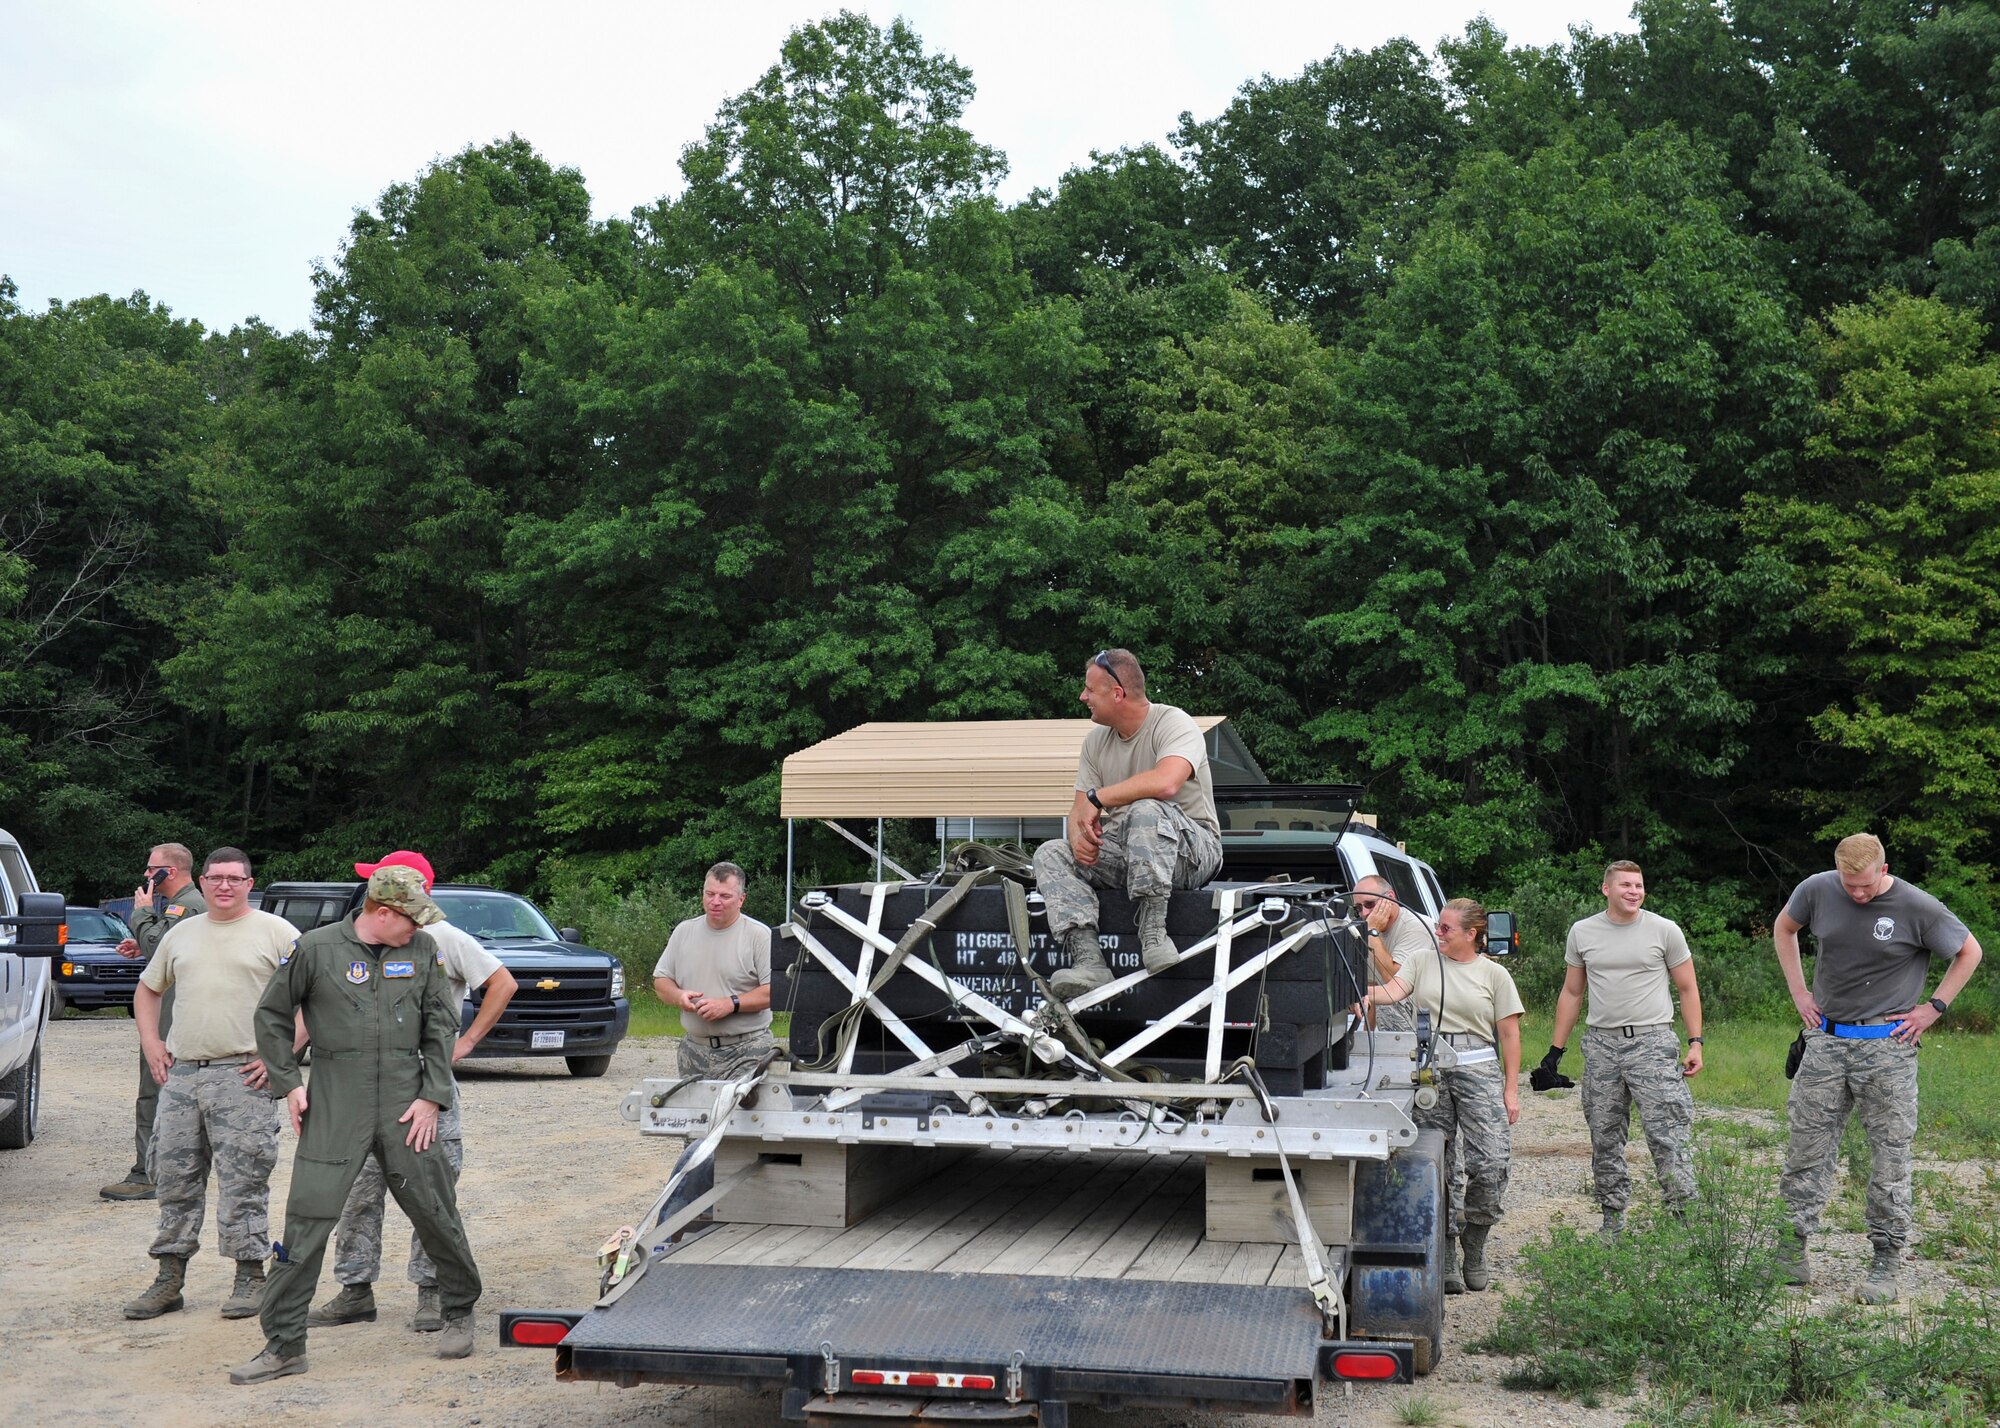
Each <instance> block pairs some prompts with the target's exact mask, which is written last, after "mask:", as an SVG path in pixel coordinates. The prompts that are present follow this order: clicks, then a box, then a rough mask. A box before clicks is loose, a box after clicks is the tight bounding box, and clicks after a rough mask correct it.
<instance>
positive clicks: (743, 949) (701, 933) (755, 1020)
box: [653, 863, 778, 1080]
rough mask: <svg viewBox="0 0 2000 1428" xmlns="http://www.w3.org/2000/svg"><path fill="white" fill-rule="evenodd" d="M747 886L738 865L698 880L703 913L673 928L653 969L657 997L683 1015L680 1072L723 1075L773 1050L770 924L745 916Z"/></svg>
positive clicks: (720, 867)
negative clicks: (700, 885)
mask: <svg viewBox="0 0 2000 1428" xmlns="http://www.w3.org/2000/svg"><path fill="white" fill-rule="evenodd" d="M747 890H748V889H747V880H746V878H745V875H744V872H743V869H741V868H740V867H738V866H737V865H736V864H734V863H717V864H716V865H715V866H714V867H712V868H710V869H709V870H708V876H707V877H705V878H704V879H703V880H702V887H701V909H702V915H701V916H700V917H691V918H689V919H688V920H687V921H685V922H683V923H681V924H680V925H679V926H678V927H676V928H674V931H673V935H672V936H671V937H669V938H668V939H667V945H666V948H665V949H664V950H663V951H662V952H661V953H660V960H659V962H658V963H657V964H655V965H654V967H653V990H654V991H656V992H658V993H659V995H660V1000H661V1001H663V1002H665V1003H666V1004H667V1005H668V1006H674V1007H679V1008H680V1009H681V1011H682V1012H683V1013H687V1014H689V1015H684V1016H683V1017H682V1018H681V1027H682V1036H681V1045H680V1060H679V1067H680V1073H681V1075H683V1076H700V1077H702V1078H703V1079H706V1080H722V1079H726V1078H727V1077H730V1076H734V1075H735V1074H736V1073H737V1072H738V1071H741V1070H742V1069H744V1068H745V1067H747V1066H753V1065H755V1064H756V1063H757V1062H759V1061H761V1060H762V1059H763V1058H764V1056H765V1054H766V1053H767V1052H770V1051H774V1050H776V1049H777V1046H778V1043H777V1040H776V1038H774V1037H773V1036H772V1035H771V929H770V928H769V927H767V926H766V925H765V924H763V923H761V922H759V921H758V920H757V919H756V918H754V917H746V916H745V915H744V913H743V899H744V896H745V895H746V892H747ZM690 1018H692V1019H690Z"/></svg>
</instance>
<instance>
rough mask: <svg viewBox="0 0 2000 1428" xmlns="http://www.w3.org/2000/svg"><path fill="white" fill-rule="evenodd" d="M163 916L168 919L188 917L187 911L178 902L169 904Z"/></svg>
mask: <svg viewBox="0 0 2000 1428" xmlns="http://www.w3.org/2000/svg"><path fill="white" fill-rule="evenodd" d="M163 915H164V916H167V917H185V916H187V909H186V908H184V907H182V906H181V905H180V904H179V903H177V902H170V903H168V904H167V910H166V912H165V913H164V914H163Z"/></svg>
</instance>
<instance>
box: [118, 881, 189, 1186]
mask: <svg viewBox="0 0 2000 1428" xmlns="http://www.w3.org/2000/svg"><path fill="white" fill-rule="evenodd" d="M207 911H208V899H207V898H204V897H203V896H202V895H201V884H200V883H189V884H188V885H187V886H186V887H184V888H182V889H181V890H180V891H179V892H177V893H175V894H174V895H173V896H172V897H163V898H151V899H148V900H147V901H146V903H145V904H144V905H143V906H142V905H140V904H138V903H134V904H133V905H132V918H131V921H130V923H129V924H128V925H129V926H130V927H131V929H132V940H133V941H134V942H137V943H138V944H139V950H140V952H142V953H144V954H145V956H144V958H143V959H142V960H144V961H148V962H150V961H152V960H153V954H154V953H155V952H157V951H159V950H160V939H161V938H163V937H165V936H166V935H167V934H168V933H169V932H171V931H172V930H173V929H174V927H175V926H176V924H178V923H182V922H185V921H187V920H188V919H189V918H190V917H194V916H196V915H197V914H200V913H204V912H207ZM174 990H175V989H174V988H172V987H168V988H167V990H166V993H165V994H164V995H163V996H162V997H161V998H160V1040H161V1041H165V1040H166V1039H167V1033H168V1032H170V1031H172V1030H173V1029H174ZM159 1114H160V1083H159V1082H158V1081H155V1080H154V1079H153V1068H152V1067H150V1066H148V1065H147V1064H146V1051H145V1048H144V1047H141V1048H140V1049H139V1099H138V1100H137V1101H135V1102H133V1105H132V1148H133V1150H134V1152H135V1154H134V1158H133V1160H132V1168H131V1170H130V1171H128V1172H127V1178H128V1179H132V1180H151V1179H152V1178H153V1122H154V1121H155V1120H157V1119H158V1118H159Z"/></svg>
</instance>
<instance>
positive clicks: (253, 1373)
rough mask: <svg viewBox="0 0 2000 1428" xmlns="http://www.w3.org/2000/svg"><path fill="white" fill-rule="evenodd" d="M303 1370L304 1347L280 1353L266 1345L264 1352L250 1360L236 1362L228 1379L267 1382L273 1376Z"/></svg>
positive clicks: (281, 1375)
mask: <svg viewBox="0 0 2000 1428" xmlns="http://www.w3.org/2000/svg"><path fill="white" fill-rule="evenodd" d="M305 1371H306V1354H305V1350H304V1349H300V1350H299V1351H298V1352H297V1353H295V1354H281V1353H279V1352H278V1351H277V1350H276V1349H274V1348H271V1347H269V1346H268V1345H267V1346H266V1347H265V1349H264V1352H262V1353H261V1354H259V1355H257V1357H256V1358H254V1359H252V1360H250V1362H249V1363H247V1364H238V1365H237V1366H236V1367H235V1368H233V1369H231V1370H230V1371H229V1381H230V1382H231V1383H269V1382H270V1381H271V1380H272V1379H274V1378H283V1377H284V1376H285V1375H286V1374H293V1373H304V1372H305Z"/></svg>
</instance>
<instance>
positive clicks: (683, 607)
mask: <svg viewBox="0 0 2000 1428" xmlns="http://www.w3.org/2000/svg"><path fill="white" fill-rule="evenodd" d="M970 95H971V86H970V79H969V76H967V75H966V73H965V71H964V70H963V69H962V67H960V66H958V65H956V64H955V63H953V62H951V61H949V60H948V59H945V58H942V57H938V56H934V55H929V54H926V53H925V52H924V51H923V50H922V48H921V45H920V44H919V43H918V41H917V40H916V38H915V36H914V35H912V34H911V33H910V32H909V31H908V30H907V28H906V27H904V26H903V25H901V24H896V25H892V26H891V27H889V29H888V30H886V31H883V30H879V29H877V28H876V27H875V26H873V25H872V24H871V23H870V22H868V21H867V20H865V19H863V18H861V17H858V16H854V15H847V14H843V15H841V16H838V17H836V18H834V19H832V20H829V21H826V22H824V23H822V24H818V25H812V26H807V27H805V28H803V29H801V30H799V31H797V32H795V33H794V34H793V35H792V37H791V38H790V39H789V40H787V42H786V44H785V46H784V49H783V52H782V56H781V58H780V61H779V63H778V64H777V65H775V66H773V68H772V69H771V71H770V72H769V73H767V74H766V75H765V76H763V78H761V79H760V80H759V81H758V82H757V83H756V84H755V85H753V86H752V87H751V88H750V89H749V90H747V91H745V92H744V93H743V94H742V95H739V96H738V97H737V98H735V99H733V100H731V101H729V102H728V103H727V104H725V105H724V106H723V109H722V112H721V115H720V117H719V118H718V119H717V121H716V123H715V124H714V125H713V126H711V128H710V129H709V131H708V135H707V138H706V139H705V140H704V142H703V143H701V144H699V145H696V146H693V147H692V148H691V149H690V150H689V152H688V154H687V156H686V159H685V162H684V169H685V172H686V176H687V188H686V191H685V193H684V194H683V195H682V196H681V197H680V198H679V199H677V200H675V201H674V202H673V203H670V204H663V205H660V206H659V207H657V208H655V209H654V210H652V211H651V212H649V213H648V214H647V215H645V218H644V222H643V225H642V229H643V233H642V243H641V247H640V251H639V253H638V256H637V260H638V263H639V266H640V270H641V272H642V273H643V274H644V275H645V276H644V279H643V281H642V283H641V286H640V290H639V292H638V293H637V295H636V296H635V298H634V300H633V301H631V302H629V303H626V304H623V305H620V306H618V307H616V308H615V309H613V310H607V311H598V310H596V309H593V308H590V307H589V297H588V295H587V294H578V295H573V300H572V301H570V302H568V303H567V304H566V308H567V313H568V315H567V316H566V317H565V318H563V319H562V320H563V321H565V322H567V323H569V324H570V326H571V328H572V329H573V330H575V331H576V332H577V333H578V334H579V337H578V340H577V341H576V342H575V343H574V344H573V345H564V348H563V350H564V352H565V353H566V354H567V355H566V356H562V357H561V358H560V360H558V359H557V358H555V357H552V358H551V360H550V361H549V362H547V363H546V364H543V365H540V366H538V367H537V368H536V371H535V373H534V384H535V386H536V388H537V390H546V391H548V392H550V393H555V392H560V393H561V394H562V397H561V400H563V401H564V402H566V403H568V404H569V405H571V406H572V407H573V408H574V409H575V410H576V411H577V412H578V413H579V414H580V415H581V418H582V421H583V424H584V426H585V428H586V429H587V430H588V432H589V433H590V450H589V455H588V459H587V480H586V482H585V485H584V487H583V490H582V494H581V498H580V500H579V502H578V504H577V505H576V507H575V508H574V509H572V510H570V511H567V512H565V513H561V514H559V515H556V516H553V517H549V518H546V519H540V520H530V521H524V522H523V523H522V524H521V525H520V527H519V528H518V529H517V530H516V531H515V532H514V534H513V536H512V538H511V539H510V543H509V547H508V549H509V554H510V559H511V561H512V562H513V564H514V566H515V568H516V573H517V579H518V582H519V588H520V590H521V592H522V598H523V600H524V601H526V602H527V606H528V608H529V609H530V610H531V611H532V615H533V619H534V621H535V625H536V631H537V634H536V643H537V645H538V647H540V648H543V649H544V650H545V655H544V658H543V659H542V660H541V661H540V662H539V664H538V667H537V668H536V670H535V671H534V672H533V673H532V674H531V675H530V677H529V679H528V680H527V686H528V687H529V688H530V689H531V691H532V697H533V699H534V703H535V708H536V711H537V714H538V717H539V718H541V719H542V720H543V721H544V722H545V723H546V725H547V727H548V728H549V730H550V734H549V737H548V738H547V739H546V740H545V741H544V742H543V744H542V746H541V748H540V749H539V751H538V753H537V755H536V767H537V770H538V774H539V778H540V785H539V806H538V812H537V815H536V816H537V818H538V820H539V821H540V823H541V825H542V826H543V827H544V828H545V829H546V830H547V833H548V836H549V838H550V839H551V841H552V843H553V844H554V845H555V846H554V847H553V848H552V849H551V851H560V852H562V853H564V854H567V855H570V856H572V857H583V858H586V859H590V858H594V859H598V860H601V861H602V862H603V863H604V864H605V865H607V866H608V867H609V869H610V871H611V872H612V873H613V874H614V875H619V874H624V875H630V876H638V875H640V874H642V873H644V874H650V873H652V872H655V871H660V870H666V871H673V872H686V871H690V870H692V869H695V868H698V867H699V866H700V864H701V862H703V861H705V860H708V859H712V858H714V857H717V856H723V855H727V856H731V857H735V858H738V859H739V860H741V861H745V862H748V863H750V864H751V865H753V866H756V865H760V864H761V865H766V866H768V865H769V864H770V863H771V862H772V861H774V860H775V858H776V856H777V852H778V849H779V847H780V835H779V832H778V827H777V824H776V819H775V815H776V813H777V806H776V804H777V799H776V792H777V770H778V764H779V761H780V759H781V758H782V757H783V756H784V755H785V754H787V753H789V752H791V751H793V750H795V749H797V748H800V747H802V746H804V745H806V744H809V743H811V742H813V741H815V740H817V739H819V738H822V737H825V736H826V735H828V734H830V733H834V732H838V731H839V730H841V729H843V728H845V727H847V726H849V725H852V724H855V723H859V722H862V721H864V720H867V719H871V718H874V719H880V718H923V717H964V716H980V715H984V716H999V715H1013V716H1019V715H1026V714H1033V713H1039V712H1045V711H1046V710H1047V708H1049V707H1050V705H1049V700H1050V698H1051V697H1052V693H1053V690H1054V688H1055V686H1056V681H1057V679H1058V675H1057V669H1056V664H1055V662H1054V661H1053V660H1052V659H1051V658H1050V657H1049V656H1048V655H1047V654H1046V653H1044V650H1045V649H1046V645H1047V642H1048V639H1049V637H1050V636H1049V633H1048V632H1049V631H1050V629H1052V628H1060V622H1061V619H1062V617H1063V615H1064V614H1065V613H1066V612H1067V611H1068V610H1069V609H1070V608H1071V607H1072V606H1073V603H1074V600H1073V597H1072V596H1071V595H1069V594H1068V593H1066V591H1065V588H1064V579H1063V577H1064V573H1065V564H1066V562H1067V561H1069V560H1070V559H1072V558H1073V553H1074V552H1073V546H1074V541H1075V538H1076V530H1077V526H1078V517H1077V512H1076V510H1075V508H1074V503H1073V501H1072V500H1071V497H1070V495H1069V493H1068V491H1066V490H1065V488H1064V487H1063V486H1062V484H1061V483H1060V482H1059V481H1058V480H1057V479H1056V478H1055V477H1054V475H1053V474H1052V472H1051V467H1050V452H1051V449H1052V447H1053V446H1054V445H1055V444H1057V443H1058V442H1060V441H1062V440H1064V439H1065V438H1066V435H1067V433H1068V432H1069V431H1070V429H1071V428H1072V427H1073V425H1074V420H1073V415H1072V411H1071V407H1070V401H1069V395H1068V393H1069V388H1070V384H1071V382H1072V381H1073V379H1074V375H1075V373H1076V372H1077V370H1078V369H1079V367H1080V366H1081V365H1082V364H1084V363H1086V362H1087V361H1088V360H1089V356H1088V353H1087V352H1086V351H1085V350H1083V349H1082V347H1081V346H1080V344H1079V343H1078V341H1077V331H1076V318H1075V311H1074V308H1073V306H1072V305H1071V304H1070V303H1068V302H1066V301H1061V300H1052V301H1037V300H1035V299H1034V297H1033V295H1032V293H1031V292H1030V289H1029V285H1028V283H1027V281H1026V279H1025V278H1024V277H1023V276H1022V275H1021V274H1020V273H1019V272H1018V271H1016V269H1015V266H1014V263H1013V258H1012V254H1011V251H1010V249H1009V247H1008V244H1007V225H1006V222H1005V220H1004V217H1003V216H1002V215H1001V214H1000V212H999V211H998V209H997V207H996V205H995V204H994V202H993V200H992V197H991V193H990V189H991V186H992V184H993V183H994V182H995V181H996V180H997V178H998V176H999V174H1000V173H1001V172H1002V169H1001V165H1000V160H999V157H998V155H996V154H994V153H993V152H992V151H991V150H989V149H986V148H985V147H984V146H982V145H979V144H977V143H975V142H974V141H973V140H972V139H971V137H970V136H969V135H968V134H966V133H965V131H964V130H963V129H962V128H961V127H960V126H959V124H958V122H957V121H958V117H959V114H960V112H961V111H962V109H963V106H964V104H965V102H966V101H967V100H968V99H969V98H970ZM557 632H560V638H556V637H555V636H556V633H557Z"/></svg>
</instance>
